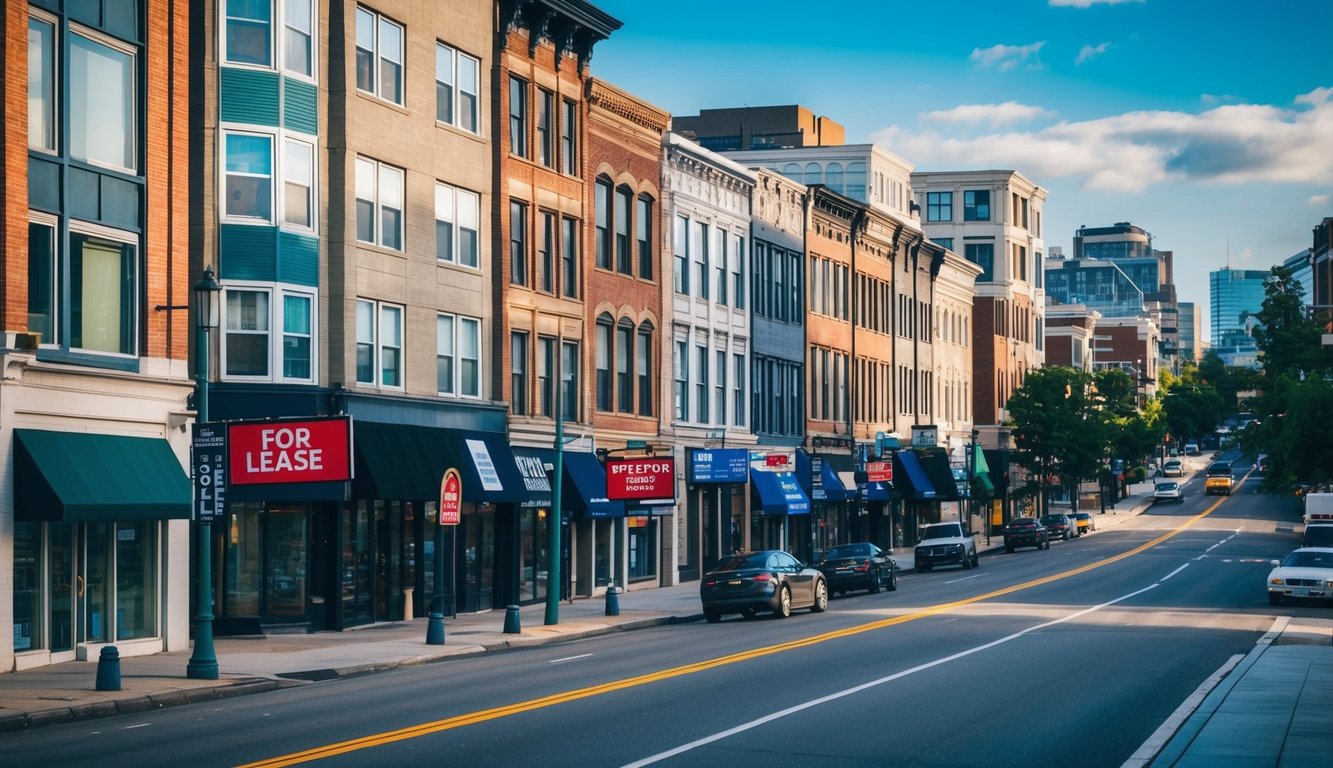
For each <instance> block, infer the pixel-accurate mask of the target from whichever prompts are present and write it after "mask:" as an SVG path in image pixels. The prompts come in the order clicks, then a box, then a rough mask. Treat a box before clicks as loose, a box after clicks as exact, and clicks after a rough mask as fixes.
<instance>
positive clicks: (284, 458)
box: [227, 416, 352, 485]
mask: <svg viewBox="0 0 1333 768" xmlns="http://www.w3.org/2000/svg"><path fill="white" fill-rule="evenodd" d="M351 427H352V425H351V420H350V419H349V418H348V417H346V416H338V417H333V418H327V419H305V420H301V421H264V422H254V423H246V422H230V423H228V425H227V447H228V454H227V455H228V461H227V465H228V468H229V469H230V470H231V472H230V474H231V477H230V478H229V481H230V482H231V484H232V485H260V484H273V483H327V482H339V481H344V480H350V479H352V461H351V456H352V429H351Z"/></svg>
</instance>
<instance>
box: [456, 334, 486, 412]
mask: <svg viewBox="0 0 1333 768" xmlns="http://www.w3.org/2000/svg"><path fill="white" fill-rule="evenodd" d="M458 393H459V394H460V395H462V396H463V397H480V396H481V321H480V320H478V319H477V318H475V317H460V318H459V319H458Z"/></svg>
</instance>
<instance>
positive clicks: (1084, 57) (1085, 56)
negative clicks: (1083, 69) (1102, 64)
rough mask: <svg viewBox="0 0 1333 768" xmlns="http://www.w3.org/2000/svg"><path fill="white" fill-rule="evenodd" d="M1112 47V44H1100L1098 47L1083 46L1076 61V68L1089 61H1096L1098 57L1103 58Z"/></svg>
mask: <svg viewBox="0 0 1333 768" xmlns="http://www.w3.org/2000/svg"><path fill="white" fill-rule="evenodd" d="M1110 47H1111V44H1110V43H1098V44H1097V45H1085V46H1083V47H1082V48H1080V49H1079V51H1078V58H1076V59H1074V66H1076V67H1077V66H1079V65H1081V64H1082V63H1083V62H1085V61H1088V60H1089V59H1095V58H1096V57H1098V56H1101V55H1102V54H1103V53H1106V49H1107V48H1110Z"/></svg>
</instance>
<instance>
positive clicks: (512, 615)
mask: <svg viewBox="0 0 1333 768" xmlns="http://www.w3.org/2000/svg"><path fill="white" fill-rule="evenodd" d="M522 632H523V628H522V626H521V623H520V621H519V618H518V606H517V605H511V606H509V607H508V608H506V609H505V634H506V635H517V634H520V633H522Z"/></svg>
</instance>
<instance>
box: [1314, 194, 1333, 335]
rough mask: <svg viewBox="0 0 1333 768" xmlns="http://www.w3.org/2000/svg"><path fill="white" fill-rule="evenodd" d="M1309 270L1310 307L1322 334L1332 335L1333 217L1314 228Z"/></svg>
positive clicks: (1327, 218)
mask: <svg viewBox="0 0 1333 768" xmlns="http://www.w3.org/2000/svg"><path fill="white" fill-rule="evenodd" d="M1310 269H1311V271H1312V272H1313V276H1312V278H1311V280H1310V287H1311V291H1310V305H1311V306H1312V307H1315V317H1317V318H1318V319H1319V323H1320V325H1322V326H1323V327H1324V333H1333V216H1330V217H1326V218H1325V219H1324V220H1323V221H1321V222H1320V223H1319V224H1318V225H1316V226H1315V227H1314V231H1313V243H1312V244H1311V245H1310Z"/></svg>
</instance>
